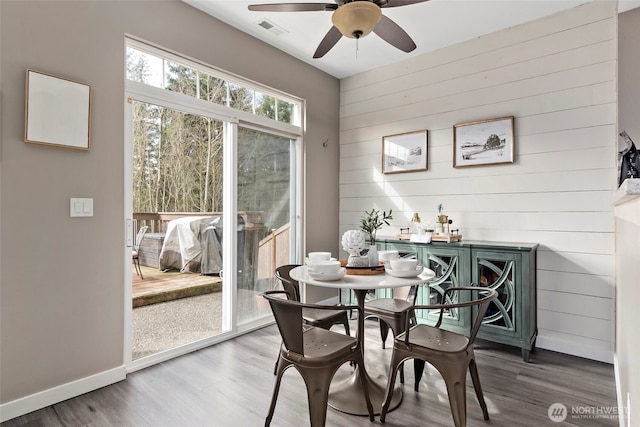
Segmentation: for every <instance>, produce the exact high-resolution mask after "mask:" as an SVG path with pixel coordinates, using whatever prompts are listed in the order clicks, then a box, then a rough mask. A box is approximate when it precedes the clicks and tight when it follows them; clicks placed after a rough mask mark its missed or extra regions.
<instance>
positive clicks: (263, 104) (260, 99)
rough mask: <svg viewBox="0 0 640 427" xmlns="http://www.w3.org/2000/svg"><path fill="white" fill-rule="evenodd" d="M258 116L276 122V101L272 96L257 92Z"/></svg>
mask: <svg viewBox="0 0 640 427" xmlns="http://www.w3.org/2000/svg"><path fill="white" fill-rule="evenodd" d="M256 115H258V116H262V117H268V118H270V119H274V120H275V118H276V99H275V98H274V97H272V96H267V95H264V94H262V93H260V92H256Z"/></svg>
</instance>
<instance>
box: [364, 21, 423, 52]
mask: <svg viewBox="0 0 640 427" xmlns="http://www.w3.org/2000/svg"><path fill="white" fill-rule="evenodd" d="M373 32H374V33H376V34H377V35H378V36H380V38H381V39H382V40H384V41H386V42H387V43H389V44H390V45H392V46H395V47H397V48H398V49H400V50H402V51H404V52H411V51H412V50H413V49H415V48H416V44H415V43H414V42H413V40H412V39H411V37H409V34H407V33H406V32H405V31H404V30H403V29H402V28H401V27H400V26H399V25H398V24H396V23H395V22H393V21H392V20H391V19H390V18H387V17H386V16H384V15H382V17H381V18H380V21H378V24H377V25H376V26H375V28H374V29H373Z"/></svg>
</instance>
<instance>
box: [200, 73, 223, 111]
mask: <svg viewBox="0 0 640 427" xmlns="http://www.w3.org/2000/svg"><path fill="white" fill-rule="evenodd" d="M199 77H200V78H199V81H200V93H199V98H200V99H203V100H205V101H211V102H213V103H214V104H219V105H227V82H226V81H224V80H222V79H218V78H216V77H213V76H210V75H208V74H204V73H199Z"/></svg>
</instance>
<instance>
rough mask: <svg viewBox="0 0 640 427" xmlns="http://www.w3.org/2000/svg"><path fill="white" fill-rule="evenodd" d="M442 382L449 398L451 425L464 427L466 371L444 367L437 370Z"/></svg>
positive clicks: (465, 416) (465, 414)
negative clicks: (442, 379)
mask: <svg viewBox="0 0 640 427" xmlns="http://www.w3.org/2000/svg"><path fill="white" fill-rule="evenodd" d="M439 371H440V374H441V375H442V378H444V382H445V384H446V385H447V394H448V396H449V406H450V407H451V416H452V417H453V424H454V425H455V426H456V427H466V425H467V389H466V380H467V370H466V369H459V368H457V367H453V368H451V367H445V368H444V369H442V370H439Z"/></svg>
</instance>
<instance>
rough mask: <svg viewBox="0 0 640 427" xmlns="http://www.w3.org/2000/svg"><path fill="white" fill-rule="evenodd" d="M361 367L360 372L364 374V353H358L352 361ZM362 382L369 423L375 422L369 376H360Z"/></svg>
mask: <svg viewBox="0 0 640 427" xmlns="http://www.w3.org/2000/svg"><path fill="white" fill-rule="evenodd" d="M350 362H351V363H355V364H356V365H358V366H359V367H360V372H364V358H363V356H362V353H357V354H356V356H355V358H354V359H352V360H351V361H350ZM359 377H360V381H362V390H364V400H365V402H366V403H367V411H369V421H373V420H374V415H373V405H371V397H370V396H369V384H368V382H367V378H368V376H367V375H359Z"/></svg>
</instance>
